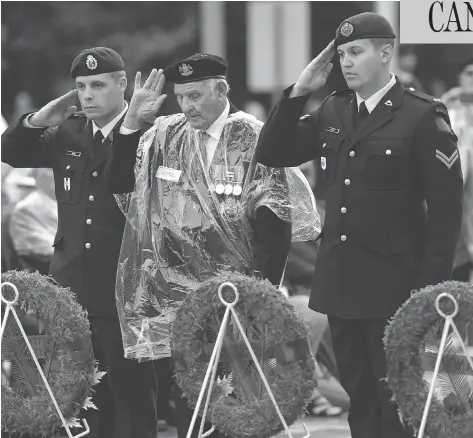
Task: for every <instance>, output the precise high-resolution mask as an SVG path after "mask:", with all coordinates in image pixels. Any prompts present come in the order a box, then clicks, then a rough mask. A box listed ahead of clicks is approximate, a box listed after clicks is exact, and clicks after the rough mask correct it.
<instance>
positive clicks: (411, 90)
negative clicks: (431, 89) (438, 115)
mask: <svg viewBox="0 0 473 438" xmlns="http://www.w3.org/2000/svg"><path fill="white" fill-rule="evenodd" d="M406 91H408V92H409V94H410V95H411V96H414V97H417V98H418V99H422V100H424V101H426V102H429V103H441V102H442V101H441V100H440V99H437V98H435V97H433V96H431V95H430V94H427V93H423V92H422V91H418V90H416V89H415V88H414V87H408V88H406Z"/></svg>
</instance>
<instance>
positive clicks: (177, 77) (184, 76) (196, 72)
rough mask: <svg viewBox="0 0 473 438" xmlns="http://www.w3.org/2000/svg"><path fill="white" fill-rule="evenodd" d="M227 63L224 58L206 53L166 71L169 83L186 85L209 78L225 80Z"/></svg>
mask: <svg viewBox="0 0 473 438" xmlns="http://www.w3.org/2000/svg"><path fill="white" fill-rule="evenodd" d="M227 67H228V65H227V63H226V61H225V60H224V59H223V58H220V56H216V55H209V54H206V53H195V54H194V55H192V56H189V57H188V58H186V59H183V60H182V61H178V62H175V63H174V64H171V65H169V66H168V67H166V68H165V69H164V76H166V81H167V82H174V83H176V84H185V83H187V82H196V81H201V80H203V79H209V78H222V79H225V72H226V71H227Z"/></svg>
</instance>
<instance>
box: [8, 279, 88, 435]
mask: <svg viewBox="0 0 473 438" xmlns="http://www.w3.org/2000/svg"><path fill="white" fill-rule="evenodd" d="M3 286H10V287H11V288H12V289H13V291H14V292H15V297H14V298H13V300H11V301H9V300H7V299H6V298H5V297H4V296H3V292H1V291H2V290H3ZM18 297H19V293H18V289H17V287H16V286H15V285H14V284H13V283H9V282H5V283H2V284H1V286H0V298H1V300H2V302H3V303H4V304H5V305H6V309H5V316H4V317H3V321H2V325H1V329H0V340H1V339H3V333H4V331H5V328H6V325H7V320H8V316H9V315H10V311H11V313H12V314H13V316H14V318H15V320H16V323H17V324H18V328H19V329H20V332H21V334H22V336H23V339H24V340H25V342H26V345H27V347H28V350H29V352H30V354H31V357H32V358H33V361H34V363H35V365H36V368H37V369H38V372H39V374H40V376H41V379H42V380H43V383H44V385H45V387H46V389H47V391H48V393H49V396H50V397H51V400H52V402H53V404H54V407H55V408H56V411H57V413H58V415H59V418H60V419H61V422H62V425H63V426H64V429H65V430H66V432H67V436H68V437H69V438H79V437H82V436H84V435H87V434H88V433H89V432H90V428H89V425H88V424H87V420H85V419H82V423H83V424H84V428H85V431H84V432H82V433H80V434H78V435H75V436H74V435H72V433H71V431H70V428H69V425H68V424H67V422H66V419H65V418H64V415H63V414H62V412H61V410H60V409H59V405H58V403H57V401H56V398H55V397H54V394H53V392H52V391H51V387H50V386H49V383H48V381H47V380H46V376H45V375H44V372H43V370H42V368H41V365H40V364H39V362H38V358H37V357H36V354H35V352H34V350H33V347H32V346H31V343H30V341H29V339H28V336H27V335H26V333H25V331H24V329H23V327H22V325H21V322H20V319H19V318H18V315H17V313H16V311H15V308H14V305H15V304H16V302H17V301H18Z"/></svg>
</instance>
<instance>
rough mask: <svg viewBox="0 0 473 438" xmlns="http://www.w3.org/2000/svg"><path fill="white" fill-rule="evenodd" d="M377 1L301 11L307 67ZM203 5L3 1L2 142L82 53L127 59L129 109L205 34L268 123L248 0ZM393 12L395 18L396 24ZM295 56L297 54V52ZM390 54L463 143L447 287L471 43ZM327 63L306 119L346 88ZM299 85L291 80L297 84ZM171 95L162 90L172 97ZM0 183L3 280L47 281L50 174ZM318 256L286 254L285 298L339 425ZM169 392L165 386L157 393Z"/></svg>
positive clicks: (25, 174) (313, 170)
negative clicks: (14, 275) (299, 318)
mask: <svg viewBox="0 0 473 438" xmlns="http://www.w3.org/2000/svg"><path fill="white" fill-rule="evenodd" d="M217 3H220V2H217ZM379 3H383V2H365V1H360V2H309V3H307V5H306V7H307V8H308V11H310V17H309V21H310V26H309V27H310V38H309V45H308V47H309V49H310V57H315V56H316V55H317V54H318V53H319V52H320V51H321V50H322V49H323V48H324V47H325V46H326V44H327V43H328V42H329V41H330V40H331V39H333V37H334V34H335V29H336V27H337V26H338V24H339V23H340V22H341V21H342V19H343V18H345V17H347V16H351V15H354V14H356V13H359V12H364V11H373V10H378V11H379V8H378V9H377V7H378V6H379V5H378V4H379ZM384 3H387V2H384ZM393 3H394V2H393ZM396 5H398V3H397V4H396ZM208 6H209V5H208V4H207V2H143V3H142V2H34V3H31V2H3V3H2V5H1V8H2V99H1V105H2V107H1V111H2V117H1V125H2V126H1V130H2V132H3V130H4V129H6V127H7V126H8V124H9V123H11V122H12V121H14V120H15V119H16V118H18V117H19V116H21V115H22V114H24V113H27V112H31V111H35V110H37V109H39V108H40V107H41V106H42V105H44V104H45V103H47V102H49V101H50V100H52V99H54V98H56V97H58V96H60V95H62V94H64V93H65V92H67V91H68V90H70V89H72V88H73V87H74V83H73V82H72V80H71V79H70V78H69V67H70V64H71V61H72V60H73V59H74V57H75V56H76V55H77V53H78V52H79V51H80V50H82V49H83V48H86V47H93V46H108V47H112V48H114V49H116V50H117V51H118V52H119V53H120V54H121V55H122V56H123V58H124V60H125V64H126V70H127V75H128V79H129V80H128V82H129V85H128V89H127V93H126V97H127V98H128V99H129V98H130V97H131V93H132V87H133V83H134V80H133V78H134V75H135V73H136V72H137V71H141V72H142V74H143V76H145V77H146V76H147V75H148V73H149V71H150V70H151V69H152V68H154V67H157V68H163V67H165V66H166V65H168V64H170V63H171V62H174V61H175V60H176V59H182V58H185V57H187V56H189V55H191V54H192V53H195V52H199V51H200V52H211V50H209V46H208V43H205V44H204V42H205V41H209V30H210V32H216V34H215V35H214V39H215V38H216V39H217V40H218V38H220V39H221V41H214V43H219V44H217V45H216V46H215V47H220V49H219V50H220V52H221V53H215V54H218V55H223V56H224V57H225V58H226V59H227V61H228V63H229V72H228V81H229V83H230V85H231V87H232V92H231V96H230V97H231V100H232V102H233V103H234V104H235V106H236V107H237V108H241V109H242V110H245V111H246V112H249V113H251V114H253V115H255V116H256V117H257V118H259V119H260V120H262V121H263V122H264V121H265V119H266V117H267V114H268V112H269V110H270V108H271V106H272V104H273V103H274V102H275V100H276V99H278V98H279V96H280V93H281V91H282V89H283V88H285V87H287V86H289V85H290V83H276V84H275V85H274V86H273V87H272V88H271V90H268V89H267V88H268V87H260V88H258V87H257V86H254V85H252V82H254V81H251V80H250V76H251V75H252V73H251V69H252V66H251V65H250V63H251V62H253V61H251V60H252V59H254V56H255V53H256V56H257V57H259V58H258V59H259V64H258V65H262V66H263V69H264V68H267V69H268V70H271V69H273V68H274V65H272V62H269V61H268V64H267V66H266V67H265V59H266V58H265V57H266V56H267V53H265V49H264V45H262V47H261V51H260V53H258V38H257V34H256V40H255V33H254V32H249V31H248V26H249V25H248V23H249V21H250V19H251V17H250V16H249V6H248V3H247V2H228V3H223V2H222V3H220V5H213V7H218V11H217V13H215V10H214V12H213V13H212V11H211V12H210V15H209V14H208V11H209V9H208ZM397 7H398V6H394V9H392V10H393V11H394V17H395V12H396V8H397ZM206 11H207V12H206ZM391 18H393V17H391ZM394 19H395V18H394ZM212 20H216V22H215V23H214V24H215V25H216V26H215V28H211V29H208V28H206V26H208V25H209V24H212ZM205 23H207V24H205ZM296 25H297V23H296ZM398 28H399V27H398ZM215 29H220V30H219V31H218V32H217V31H215ZM276 29H277V27H276ZM210 37H212V35H210ZM211 40H212V38H210V41H211ZM222 40H223V41H222ZM206 44H207V45H206ZM250 44H252V47H253V48H252V56H251V57H250V56H249V55H248V53H249V48H248V47H249V45H250ZM276 46H277V45H276ZM210 49H211V47H210ZM255 50H256V52H255ZM276 50H277V47H276ZM293 50H295V51H297V45H296V46H294V48H293ZM396 53H397V56H396V62H395V73H396V74H397V75H398V77H399V79H400V80H401V81H402V82H404V83H405V84H406V85H408V86H411V87H414V88H416V89H418V90H422V91H424V92H426V93H429V94H431V95H433V96H435V97H437V98H441V99H442V100H443V101H444V103H445V104H446V105H447V107H448V109H449V113H450V118H451V121H452V126H453V129H454V130H455V132H456V134H457V136H458V138H459V141H458V146H459V150H460V156H461V160H462V168H463V173H464V180H465V210H464V224H463V230H462V235H461V238H460V243H459V246H458V250H457V257H456V262H455V272H454V278H455V279H458V280H462V281H472V280H473V276H472V272H473V45H456V46H450V45H415V46H414V45H398V46H397V47H396ZM282 62H284V59H282ZM334 63H335V68H334V70H333V72H332V74H331V76H330V78H329V80H328V81H327V84H326V86H325V87H324V89H323V90H321V91H320V93H317V94H316V95H313V96H312V97H311V99H310V100H309V102H308V104H307V108H306V109H307V111H309V110H311V109H314V108H315V107H316V106H317V105H318V104H320V102H321V101H322V99H323V98H324V97H325V96H326V95H328V94H329V93H331V92H332V91H333V90H335V89H338V88H343V87H344V86H345V84H344V80H343V77H342V75H341V73H340V69H339V68H337V61H336V60H335V61H334ZM263 73H264V72H263ZM296 79H297V77H294V78H293V82H295V80H296ZM169 91H170V90H166V89H165V92H168V94H170V93H169ZM177 111H178V107H177V104H176V100H175V99H167V100H166V101H165V104H164V106H163V108H162V109H161V113H160V114H163V115H164V114H170V113H173V112H177ZM302 170H303V172H304V173H305V174H306V176H307V178H308V180H309V182H310V183H311V185H312V187H313V190H314V193H315V196H316V199H317V203H318V204H317V206H318V210H319V212H320V213H321V216H322V217H323V214H324V187H323V183H322V181H321V179H320V178H319V172H318V168H317V164H316V163H315V162H314V163H307V164H306V165H304V166H302ZM1 181H2V185H1V192H2V195H1V196H2V210H1V211H2V215H1V216H2V228H1V233H2V238H1V244H2V272H5V271H7V270H10V269H27V270H30V271H35V270H38V271H39V272H41V273H44V274H46V273H47V272H48V267H49V260H50V258H51V256H52V253H53V248H52V243H53V240H54V236H55V233H56V227H57V211H56V205H55V196H54V179H53V176H52V171H51V170H50V169H12V168H10V167H9V166H8V165H5V164H3V163H2V168H1ZM317 246H318V243H317V242H303V243H297V244H295V245H293V248H292V251H291V255H290V258H289V262H288V266H287V270H286V275H285V281H284V284H285V291H286V293H287V295H288V296H290V297H291V299H292V300H293V302H294V303H295V304H296V306H298V308H299V309H300V311H301V313H302V314H305V315H306V319H307V321H308V322H309V323H310V326H311V330H312V333H313V334H314V336H313V339H312V347H313V349H314V352H316V354H317V358H318V359H319V364H320V365H321V366H320V369H319V377H320V378H321V380H320V382H321V383H320V385H319V389H320V393H319V394H318V395H317V397H318V399H314V404H313V406H312V407H311V409H313V414H315V415H338V414H339V413H340V412H341V411H342V409H345V408H346V407H347V405H348V398H347V396H346V394H344V392H343V390H342V389H341V387H340V385H339V384H338V382H337V379H336V377H337V371H336V367H335V361H334V358H333V353H332V351H331V346H330V339H329V336H327V322H326V318H325V319H324V318H323V316H322V315H321V317H320V318H315V317H314V313H315V312H312V311H310V310H309V309H308V308H307V300H308V295H309V292H310V282H311V277H312V273H313V267H314V260H315V257H316V256H317ZM163 372H164V371H163ZM170 380H171V378H170ZM170 390H171V389H170V388H161V394H162V395H163V393H164V392H166V393H169V391H170ZM322 394H323V395H322ZM168 395H169V394H168ZM168 395H166V396H162V397H161V398H160V399H161V401H160V405H161V412H162V414H163V415H162V416H163V417H166V419H167V420H168V423H172V421H173V420H172V409H169V406H168V401H169V400H170V397H169V396H168ZM168 411H169V412H171V414H170V413H169V412H168Z"/></svg>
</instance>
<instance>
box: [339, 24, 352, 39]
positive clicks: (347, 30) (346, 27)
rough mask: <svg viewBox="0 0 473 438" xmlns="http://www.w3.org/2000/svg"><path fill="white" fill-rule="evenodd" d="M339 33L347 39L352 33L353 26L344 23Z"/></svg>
mask: <svg viewBox="0 0 473 438" xmlns="http://www.w3.org/2000/svg"><path fill="white" fill-rule="evenodd" d="M340 33H341V34H342V35H343V36H344V37H349V36H350V35H351V34H352V33H353V25H352V24H351V23H349V22H348V21H346V22H345V23H343V24H342V27H341V28H340Z"/></svg>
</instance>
